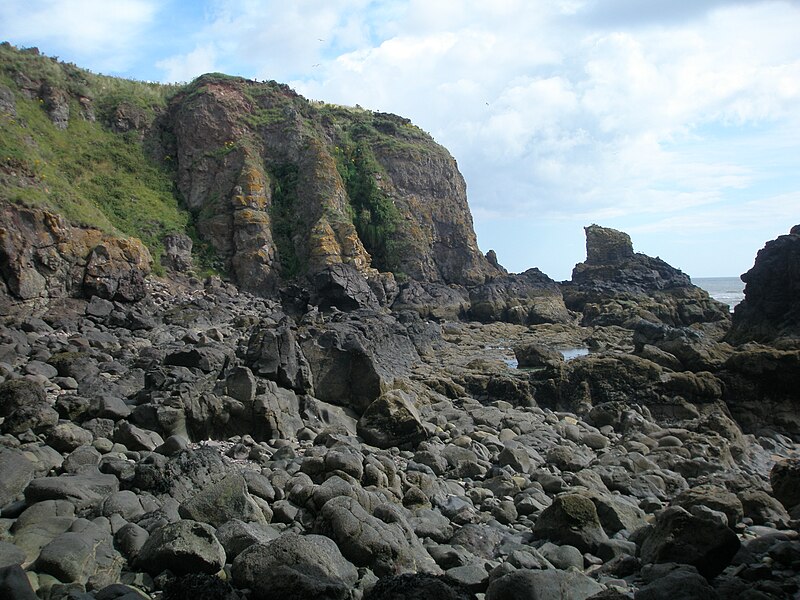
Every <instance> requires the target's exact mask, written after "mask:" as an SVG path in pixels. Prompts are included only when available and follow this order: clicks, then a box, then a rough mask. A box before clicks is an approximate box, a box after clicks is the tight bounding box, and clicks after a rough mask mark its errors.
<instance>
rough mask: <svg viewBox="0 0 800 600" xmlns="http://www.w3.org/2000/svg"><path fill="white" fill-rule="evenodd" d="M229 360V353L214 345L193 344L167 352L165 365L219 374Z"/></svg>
mask: <svg viewBox="0 0 800 600" xmlns="http://www.w3.org/2000/svg"><path fill="white" fill-rule="evenodd" d="M229 361H230V356H229V354H228V353H227V352H226V351H225V350H222V349H220V348H219V347H216V346H193V347H192V348H189V349H187V350H179V351H177V352H173V353H172V354H168V355H167V357H166V358H165V359H164V364H165V365H177V366H179V367H188V368H195V369H200V370H201V371H203V372H204V373H212V374H214V375H219V374H220V373H221V372H222V370H223V369H224V368H225V367H226V366H227V365H228V362H229Z"/></svg>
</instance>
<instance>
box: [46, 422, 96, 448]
mask: <svg viewBox="0 0 800 600" xmlns="http://www.w3.org/2000/svg"><path fill="white" fill-rule="evenodd" d="M93 439H94V437H93V436H92V434H91V432H89V431H86V430H85V429H84V428H83V427H81V426H80V425H76V424H75V423H71V422H69V421H65V422H62V423H59V424H58V425H56V426H55V427H53V428H52V429H51V430H50V431H49V432H48V433H47V443H48V444H49V445H50V446H51V447H52V448H54V449H55V450H58V451H59V452H61V453H62V454H66V453H69V452H72V451H73V450H75V449H76V448H79V447H80V446H85V445H88V444H91V443H92V440H93Z"/></svg>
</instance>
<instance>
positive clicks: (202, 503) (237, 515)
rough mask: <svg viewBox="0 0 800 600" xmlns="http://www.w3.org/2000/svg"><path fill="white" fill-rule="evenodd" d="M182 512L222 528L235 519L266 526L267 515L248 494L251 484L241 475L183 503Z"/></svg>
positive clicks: (203, 490) (189, 517)
mask: <svg viewBox="0 0 800 600" xmlns="http://www.w3.org/2000/svg"><path fill="white" fill-rule="evenodd" d="M179 513H180V515H181V517H183V518H184V519H192V520H194V521H199V522H201V523H208V524H209V525H212V526H214V527H220V526H222V525H223V524H225V523H227V522H228V521H230V520H231V519H239V520H240V521H244V522H250V521H252V522H256V523H263V524H266V523H267V520H266V518H265V517H264V513H263V512H262V511H261V509H260V508H259V507H258V504H256V502H255V500H253V497H252V496H251V495H250V494H249V493H248V492H247V483H246V482H245V480H244V477H242V476H241V475H240V474H238V473H231V474H230V475H228V476H226V477H225V478H224V479H222V480H220V481H218V482H217V483H214V484H212V485H209V486H205V487H203V488H202V489H201V490H200V491H199V492H197V494H195V495H194V496H192V497H191V498H190V499H189V500H186V501H185V502H183V503H182V504H181V507H180V510H179Z"/></svg>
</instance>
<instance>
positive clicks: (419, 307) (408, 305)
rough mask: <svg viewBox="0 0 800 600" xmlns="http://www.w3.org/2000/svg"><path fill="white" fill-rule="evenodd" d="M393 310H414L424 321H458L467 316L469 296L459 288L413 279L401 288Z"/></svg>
mask: <svg viewBox="0 0 800 600" xmlns="http://www.w3.org/2000/svg"><path fill="white" fill-rule="evenodd" d="M392 309H393V310H395V311H397V312H400V311H406V310H412V311H415V312H417V313H418V314H419V315H420V316H421V317H422V318H423V319H436V320H442V321H457V320H459V319H460V318H462V317H464V316H465V315H466V314H467V310H468V309H469V295H468V293H467V291H466V290H465V289H464V288H462V287H459V286H449V285H444V284H441V283H431V282H426V281H415V280H413V279H412V280H410V281H407V282H406V283H404V284H403V285H402V286H401V287H400V293H399V294H398V295H397V298H396V299H395V301H394V304H393V305H392Z"/></svg>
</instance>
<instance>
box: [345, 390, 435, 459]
mask: <svg viewBox="0 0 800 600" xmlns="http://www.w3.org/2000/svg"><path fill="white" fill-rule="evenodd" d="M414 399H415V397H414V396H412V395H411V394H409V393H407V392H404V391H402V390H391V391H388V392H386V393H384V394H382V395H381V396H380V397H379V398H378V399H377V400H375V401H374V402H373V403H372V404H370V405H369V407H368V408H367V410H365V411H364V414H363V415H361V418H360V419H359V420H358V435H360V436H361V437H362V438H364V441H366V442H367V443H368V444H372V445H373V446H377V447H379V448H391V447H392V446H405V445H411V446H415V445H416V444H418V443H419V442H421V441H422V440H423V439H425V437H426V433H425V428H424V427H423V425H422V421H421V418H420V415H419V411H418V410H417V407H416V406H415V402H414Z"/></svg>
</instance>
